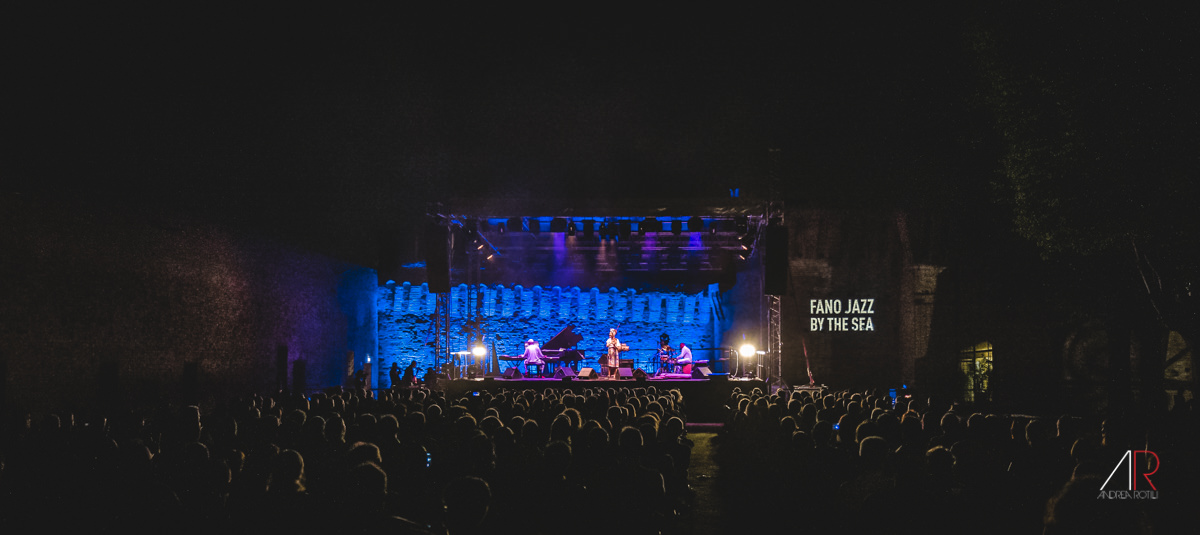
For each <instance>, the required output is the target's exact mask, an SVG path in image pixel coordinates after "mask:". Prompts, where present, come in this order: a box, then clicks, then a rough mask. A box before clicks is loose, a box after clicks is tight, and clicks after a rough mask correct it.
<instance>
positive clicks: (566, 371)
mask: <svg viewBox="0 0 1200 535" xmlns="http://www.w3.org/2000/svg"><path fill="white" fill-rule="evenodd" d="M572 377H575V370H572V369H571V368H568V367H566V366H560V367H559V368H558V369H557V370H554V378H555V379H571V378H572Z"/></svg>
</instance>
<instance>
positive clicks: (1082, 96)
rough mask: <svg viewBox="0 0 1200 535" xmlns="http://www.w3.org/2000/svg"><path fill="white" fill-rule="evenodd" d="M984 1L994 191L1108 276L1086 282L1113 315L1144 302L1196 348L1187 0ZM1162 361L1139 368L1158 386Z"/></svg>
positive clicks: (1073, 261) (1143, 308)
mask: <svg viewBox="0 0 1200 535" xmlns="http://www.w3.org/2000/svg"><path fill="white" fill-rule="evenodd" d="M982 15H983V16H981V17H980V18H979V20H980V21H983V22H981V23H980V24H979V25H978V26H977V27H976V28H975V29H974V30H973V31H972V32H971V34H970V35H971V46H972V52H973V54H974V57H975V60H976V66H977V69H978V71H977V72H978V73H979V76H980V78H979V79H980V91H979V93H978V102H979V103H980V104H981V105H982V107H983V108H984V109H986V110H988V111H989V112H990V116H991V117H992V119H993V125H994V128H995V135H996V138H995V139H996V141H997V144H998V146H999V150H1000V157H999V161H998V166H997V169H996V173H995V180H994V184H993V185H994V191H995V193H996V197H997V199H999V200H1000V201H1001V202H1002V203H1004V204H1005V205H1006V208H1007V209H1009V210H1010V212H1011V214H1012V222H1013V228H1014V230H1015V232H1016V233H1017V234H1018V235H1020V236H1021V237H1023V238H1026V239H1028V240H1030V241H1032V242H1033V243H1035V244H1036V245H1037V246H1038V248H1039V250H1040V251H1041V252H1042V255H1043V257H1044V258H1046V259H1048V260H1051V261H1054V262H1060V263H1064V264H1067V265H1069V266H1070V267H1071V269H1072V270H1074V271H1075V272H1077V273H1079V274H1080V277H1079V278H1078V280H1082V281H1089V283H1090V284H1096V283H1097V281H1103V282H1104V283H1111V284H1112V287H1109V288H1091V289H1090V290H1092V291H1098V292H1099V293H1105V294H1107V295H1108V296H1110V300H1109V303H1108V305H1109V306H1110V307H1112V308H1110V310H1112V311H1124V313H1121V312H1116V313H1114V314H1112V315H1110V317H1109V319H1110V320H1112V321H1119V320H1121V319H1127V320H1132V321H1133V322H1134V323H1135V324H1136V322H1137V320H1139V319H1141V318H1138V317H1137V316H1139V315H1140V316H1143V318H1144V317H1146V316H1148V317H1149V318H1150V319H1152V320H1153V321H1154V322H1155V323H1156V324H1157V325H1159V326H1160V332H1162V333H1163V334H1165V331H1162V330H1161V329H1169V330H1172V331H1176V332H1178V333H1179V334H1180V335H1181V336H1182V337H1183V338H1184V339H1185V340H1186V342H1187V344H1188V346H1189V347H1192V348H1194V347H1195V344H1196V342H1197V340H1200V301H1198V300H1197V296H1196V282H1197V279H1198V278H1200V277H1198V275H1200V248H1197V247H1196V244H1197V243H1200V226H1197V225H1196V223H1195V221H1196V220H1197V217H1196V214H1195V211H1196V207H1197V200H1198V198H1200V197H1198V195H1197V193H1198V188H1197V179H1198V178H1200V177H1198V176H1197V174H1198V173H1200V165H1197V164H1198V163H1200V162H1198V160H1197V150H1196V149H1197V147H1200V136H1198V130H1200V129H1198V125H1200V114H1198V113H1197V104H1196V100H1195V98H1194V97H1193V95H1195V94H1200V91H1197V89H1198V88H1197V69H1196V62H1195V58H1194V52H1195V50H1198V49H1200V43H1197V37H1196V34H1195V32H1194V28H1195V22H1196V16H1195V10H1194V8H1190V7H1187V8H1180V9H1178V10H1168V11H1163V10H1158V11H1151V10H1149V9H1147V8H1143V7H1142V6H1138V5H1130V4H1121V5H1114V6H1095V5H1091V4H1086V5H1085V4H1079V5H1077V6H1074V7H1064V6H1059V5H1043V4H1042V3H1038V2H1016V3H1008V4H1005V5H1004V6H1003V7H1000V8H996V9H994V10H991V11H987V12H984V13H983V14H982ZM1114 326H1115V325H1114ZM1127 332H1128V331H1127ZM1125 340H1126V341H1128V339H1125ZM1125 347H1128V345H1126V346H1125ZM1123 349H1124V348H1120V347H1118V348H1117V349H1116V351H1117V352H1121V351H1122V350H1123ZM1117 357H1118V358H1121V357H1122V356H1120V355H1117ZM1123 358H1124V359H1125V363H1124V366H1123V369H1125V370H1127V369H1128V354H1127V353H1126V354H1124V355H1123ZM1160 358H1161V356H1160ZM1160 364H1161V361H1160ZM1121 369H1122V367H1121V366H1118V367H1117V368H1115V369H1114V370H1113V372H1114V373H1120V371H1121ZM1158 369H1159V371H1160V373H1157V374H1156V376H1152V375H1150V374H1147V376H1145V377H1143V380H1147V381H1151V384H1147V387H1150V388H1158V389H1159V391H1161V381H1162V373H1161V367H1159V368H1158ZM1193 377H1195V374H1193ZM1190 387H1191V388H1193V391H1194V387H1195V384H1194V379H1193V383H1192V385H1190Z"/></svg>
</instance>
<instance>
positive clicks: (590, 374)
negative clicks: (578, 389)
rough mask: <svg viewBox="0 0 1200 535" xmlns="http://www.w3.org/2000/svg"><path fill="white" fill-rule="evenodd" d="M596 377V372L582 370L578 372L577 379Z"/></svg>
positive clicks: (589, 369)
mask: <svg viewBox="0 0 1200 535" xmlns="http://www.w3.org/2000/svg"><path fill="white" fill-rule="evenodd" d="M596 377H597V376H596V370H593V369H591V368H584V369H582V370H579V378H580V379H595V378H596Z"/></svg>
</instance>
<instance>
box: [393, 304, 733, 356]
mask: <svg viewBox="0 0 1200 535" xmlns="http://www.w3.org/2000/svg"><path fill="white" fill-rule="evenodd" d="M480 293H482V306H481V307H480V308H479V310H480V314H481V317H482V319H483V322H484V330H485V335H484V343H485V346H486V347H487V349H488V351H489V352H490V351H491V350H492V348H493V344H494V347H495V350H496V351H497V352H498V353H500V354H505V355H519V354H521V352H522V351H523V350H524V342H525V340H528V339H534V340H538V341H539V342H546V341H547V340H549V339H550V338H551V337H552V336H554V335H555V334H557V333H558V332H559V331H560V330H562V329H563V328H564V327H566V326H567V325H575V330H574V332H575V333H577V334H580V335H582V336H583V340H582V341H581V342H580V343H579V344H578V346H577V347H578V348H580V349H584V350H585V354H586V356H588V357H590V358H592V359H594V358H596V357H597V356H598V355H600V354H602V353H603V352H604V342H605V340H606V339H607V338H608V329H609V328H611V327H615V326H617V325H620V332H619V334H618V338H620V339H621V341H622V342H623V343H626V344H628V345H629V346H630V348H631V351H630V353H629V356H630V358H635V359H638V360H639V361H641V362H649V360H651V358H652V357H653V356H654V354H655V350H656V348H657V346H658V339H659V336H660V335H661V334H662V333H667V334H668V335H669V336H670V337H671V341H672V343H673V345H675V346H676V347H678V345H679V342H686V343H688V344H690V345H691V346H693V347H711V346H712V345H713V344H714V343H715V341H714V340H713V337H714V335H713V328H712V321H713V320H712V299H713V296H712V295H711V294H710V292H709V291H704V292H699V293H695V294H685V293H679V292H649V293H638V292H637V291H635V290H632V289H624V290H621V289H617V288H608V289H605V290H601V289H599V288H589V289H583V288H579V287H570V288H562V287H558V286H553V287H546V288H543V287H541V286H532V287H523V286H521V285H495V286H483V287H482V291H481V292H480ZM476 295H478V294H476ZM469 296H470V287H468V286H467V285H465V284H463V285H459V286H455V287H453V288H451V293H450V333H451V337H450V350H451V351H465V350H469V349H470V347H471V342H472V340H471V339H470V335H469V334H468V333H465V332H463V325H464V323H465V322H466V321H467V320H469V319H470V318H469V316H468V314H469V311H470V303H469V301H468V299H469ZM377 298H378V305H377V307H378V310H379V351H380V353H379V360H380V364H381V366H380V367H379V368H378V369H379V370H380V375H382V376H383V377H386V376H387V375H386V372H385V370H386V369H387V368H388V367H390V366H391V365H392V364H393V363H399V364H400V366H401V367H403V366H406V365H407V364H408V363H409V362H410V361H411V360H413V359H416V360H417V361H418V366H419V367H420V369H425V368H428V367H431V366H433V365H434V355H433V349H432V347H431V346H429V345H427V344H428V343H429V342H431V341H433V336H434V334H433V332H434V331H433V315H434V313H435V311H436V306H435V305H436V294H432V293H430V292H429V288H428V286H427V285H426V284H412V283H409V282H404V283H399V284H388V285H385V286H381V287H380V288H379V292H378V294H377ZM698 357H699V355H698ZM488 360H489V361H490V357H489V359H488ZM589 364H590V363H589ZM639 364H640V363H639ZM643 367H644V366H643Z"/></svg>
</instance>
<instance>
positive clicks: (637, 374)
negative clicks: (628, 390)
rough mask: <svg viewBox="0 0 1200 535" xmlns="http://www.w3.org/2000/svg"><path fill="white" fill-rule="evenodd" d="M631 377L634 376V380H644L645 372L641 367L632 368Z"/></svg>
mask: <svg viewBox="0 0 1200 535" xmlns="http://www.w3.org/2000/svg"><path fill="white" fill-rule="evenodd" d="M633 378H634V380H637V381H645V380H646V372H645V371H643V370H642V369H641V368H638V369H636V370H633Z"/></svg>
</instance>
